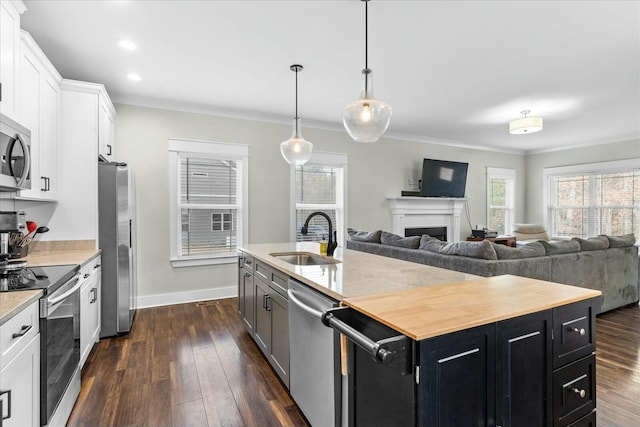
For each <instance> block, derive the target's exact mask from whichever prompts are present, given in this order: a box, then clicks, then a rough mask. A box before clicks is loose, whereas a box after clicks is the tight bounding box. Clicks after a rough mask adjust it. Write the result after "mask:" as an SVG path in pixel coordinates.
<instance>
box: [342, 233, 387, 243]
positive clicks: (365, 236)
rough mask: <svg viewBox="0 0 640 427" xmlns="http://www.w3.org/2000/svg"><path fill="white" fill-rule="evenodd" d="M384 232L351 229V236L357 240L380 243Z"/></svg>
mask: <svg viewBox="0 0 640 427" xmlns="http://www.w3.org/2000/svg"><path fill="white" fill-rule="evenodd" d="M381 234H382V230H376V231H356V230H350V231H349V238H350V239H351V240H354V241H356V242H370V243H380V235H381Z"/></svg>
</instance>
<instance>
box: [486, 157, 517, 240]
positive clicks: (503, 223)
mask: <svg viewBox="0 0 640 427" xmlns="http://www.w3.org/2000/svg"><path fill="white" fill-rule="evenodd" d="M515 199H516V171H515V169H502V168H487V228H489V229H490V230H497V231H498V234H500V235H506V234H511V232H512V231H513V224H514V221H515V216H516V212H515V211H516V200H515Z"/></svg>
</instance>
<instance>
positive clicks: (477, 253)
mask: <svg viewBox="0 0 640 427" xmlns="http://www.w3.org/2000/svg"><path fill="white" fill-rule="evenodd" d="M440 253H441V254H445V255H460V256H465V257H469V258H480V259H490V260H495V259H498V257H497V255H496V251H495V250H494V249H493V245H492V244H491V242H490V241H488V240H482V241H480V242H455V243H447V244H446V245H445V246H444V247H443V248H442V249H440Z"/></svg>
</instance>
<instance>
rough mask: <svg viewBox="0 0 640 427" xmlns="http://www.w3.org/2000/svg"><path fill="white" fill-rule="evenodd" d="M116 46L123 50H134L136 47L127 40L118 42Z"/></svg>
mask: <svg viewBox="0 0 640 427" xmlns="http://www.w3.org/2000/svg"><path fill="white" fill-rule="evenodd" d="M118 46H120V47H121V48H123V49H125V50H136V47H137V46H136V44H135V43H134V42H132V41H131V40H127V39H120V40H118Z"/></svg>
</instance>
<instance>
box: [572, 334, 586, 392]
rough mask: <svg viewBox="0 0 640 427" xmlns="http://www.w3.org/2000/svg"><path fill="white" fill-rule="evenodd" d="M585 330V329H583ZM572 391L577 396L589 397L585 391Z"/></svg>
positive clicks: (575, 389) (574, 389)
mask: <svg viewBox="0 0 640 427" xmlns="http://www.w3.org/2000/svg"><path fill="white" fill-rule="evenodd" d="M583 330H584V329H583ZM571 391H573V392H574V393H575V394H578V395H580V397H585V396H586V395H587V392H586V391H584V389H580V390H579V389H577V388H573V389H571Z"/></svg>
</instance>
